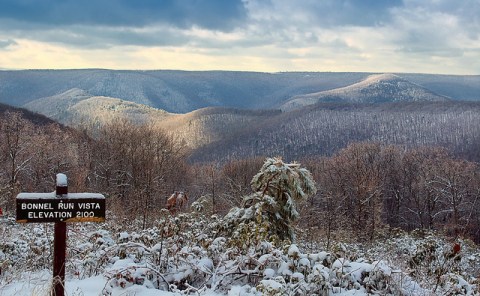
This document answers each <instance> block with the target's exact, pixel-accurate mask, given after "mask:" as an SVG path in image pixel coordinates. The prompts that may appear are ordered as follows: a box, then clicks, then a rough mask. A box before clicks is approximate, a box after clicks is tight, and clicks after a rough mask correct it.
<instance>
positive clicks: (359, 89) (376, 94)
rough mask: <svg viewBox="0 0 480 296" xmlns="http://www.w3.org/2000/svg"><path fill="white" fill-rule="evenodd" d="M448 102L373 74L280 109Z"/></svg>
mask: <svg viewBox="0 0 480 296" xmlns="http://www.w3.org/2000/svg"><path fill="white" fill-rule="evenodd" d="M448 99H449V98H447V97H445V96H441V95H438V94H435V93H434V92H432V91H430V90H428V89H426V88H424V87H422V86H420V85H418V84H415V83H413V82H410V81H408V80H406V79H404V78H402V77H400V76H397V75H394V74H375V75H370V76H368V77H367V78H366V79H364V80H362V81H360V82H358V83H355V84H352V85H349V86H346V87H341V88H336V89H332V90H327V91H321V92H315V93H310V94H305V95H298V96H295V97H293V98H292V99H291V100H289V101H287V102H286V103H285V104H283V105H282V107H281V108H282V110H285V111H288V110H292V109H298V108H301V107H303V106H307V105H312V104H315V103H318V102H349V103H383V102H417V101H446V100H448Z"/></svg>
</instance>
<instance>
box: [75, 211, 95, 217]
mask: <svg viewBox="0 0 480 296" xmlns="http://www.w3.org/2000/svg"><path fill="white" fill-rule="evenodd" d="M85 217H95V213H94V212H77V218H85Z"/></svg>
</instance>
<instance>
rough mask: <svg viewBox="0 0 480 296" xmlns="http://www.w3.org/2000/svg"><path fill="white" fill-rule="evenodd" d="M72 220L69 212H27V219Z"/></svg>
mask: <svg viewBox="0 0 480 296" xmlns="http://www.w3.org/2000/svg"><path fill="white" fill-rule="evenodd" d="M53 218H61V219H68V218H72V213H71V212H28V219H53Z"/></svg>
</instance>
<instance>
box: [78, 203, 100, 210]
mask: <svg viewBox="0 0 480 296" xmlns="http://www.w3.org/2000/svg"><path fill="white" fill-rule="evenodd" d="M78 208H79V209H80V210H100V204H99V203H96V202H89V203H81V204H78Z"/></svg>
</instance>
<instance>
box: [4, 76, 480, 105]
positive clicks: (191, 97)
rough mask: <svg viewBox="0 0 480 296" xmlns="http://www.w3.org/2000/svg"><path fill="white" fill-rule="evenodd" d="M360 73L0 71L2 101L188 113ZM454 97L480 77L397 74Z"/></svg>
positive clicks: (327, 86)
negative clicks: (73, 101) (105, 103)
mask: <svg viewBox="0 0 480 296" xmlns="http://www.w3.org/2000/svg"><path fill="white" fill-rule="evenodd" d="M371 74H381V73H361V72H280V73H262V72H236V71H176V70H152V71H134V70H106V69H87V70H15V71H5V70H4V71H0V102H3V103H6V104H9V105H13V106H22V105H24V104H26V103H29V102H31V101H34V100H37V99H40V98H44V97H51V96H55V95H58V94H61V93H64V92H65V91H67V90H70V89H74V88H78V89H82V90H84V91H86V92H87V93H89V94H91V95H93V96H103V97H113V98H119V99H122V100H128V101H132V102H135V103H139V104H144V105H148V106H151V107H155V108H158V109H163V110H166V111H168V112H172V113H186V112H190V111H193V110H196V109H200V108H204V107H230V108H239V109H275V108H279V107H280V106H281V105H282V104H283V103H285V102H286V101H288V100H290V99H291V98H293V97H294V96H297V95H304V94H309V93H315V92H321V91H327V90H332V89H336V88H341V87H345V86H348V85H351V84H353V83H355V82H359V81H361V80H363V79H365V78H366V77H368V76H369V75H371ZM396 75H398V76H401V77H402V78H404V79H407V80H409V81H411V82H413V83H416V84H418V85H420V86H422V87H425V88H427V89H429V90H431V91H433V92H435V93H437V94H439V95H443V96H446V97H450V98H452V99H454V100H473V101H475V100H480V95H479V94H480V75H478V76H474V75H473V76H458V75H435V74H403V73H402V74H396Z"/></svg>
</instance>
